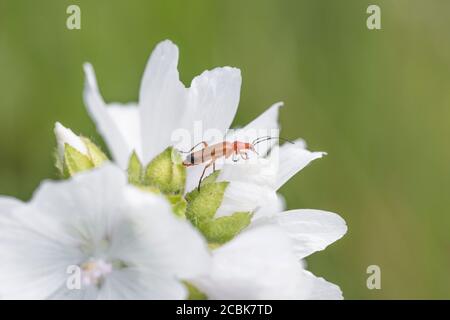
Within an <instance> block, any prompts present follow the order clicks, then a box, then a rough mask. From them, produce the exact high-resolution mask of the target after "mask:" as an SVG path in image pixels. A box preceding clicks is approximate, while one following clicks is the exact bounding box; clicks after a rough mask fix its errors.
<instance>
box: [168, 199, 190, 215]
mask: <svg viewBox="0 0 450 320" xmlns="http://www.w3.org/2000/svg"><path fill="white" fill-rule="evenodd" d="M167 199H168V200H169V202H170V204H171V205H172V210H173V212H174V213H175V215H177V216H178V217H180V218H185V217H186V207H187V202H186V200H184V198H183V196H181V195H168V196H167Z"/></svg>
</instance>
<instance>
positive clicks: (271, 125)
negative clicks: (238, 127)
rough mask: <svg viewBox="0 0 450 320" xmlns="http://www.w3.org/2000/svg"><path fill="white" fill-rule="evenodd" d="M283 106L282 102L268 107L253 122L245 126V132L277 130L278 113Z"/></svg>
mask: <svg viewBox="0 0 450 320" xmlns="http://www.w3.org/2000/svg"><path fill="white" fill-rule="evenodd" d="M282 106H283V102H277V103H275V104H273V105H272V106H270V108H269V109H267V110H266V111H264V112H263V113H262V114H261V115H260V116H258V117H257V118H256V119H255V120H253V121H252V122H250V123H249V124H247V125H246V126H245V127H244V129H245V130H260V129H267V130H268V129H279V123H278V113H279V111H280V108H281V107H282Z"/></svg>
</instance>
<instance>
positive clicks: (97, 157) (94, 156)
mask: <svg viewBox="0 0 450 320" xmlns="http://www.w3.org/2000/svg"><path fill="white" fill-rule="evenodd" d="M81 139H82V140H83V142H84V144H85V146H86V148H87V151H88V157H89V159H90V160H91V162H92V163H93V164H94V167H98V166H99V165H101V164H102V163H103V162H105V161H106V160H108V157H107V156H106V155H105V154H104V153H103V151H102V150H101V149H100V148H99V147H98V146H97V145H96V144H95V143H93V142H92V141H91V140H89V139H88V138H85V137H81Z"/></svg>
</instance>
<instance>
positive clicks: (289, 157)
mask: <svg viewBox="0 0 450 320" xmlns="http://www.w3.org/2000/svg"><path fill="white" fill-rule="evenodd" d="M304 147H305V144H304V141H303V140H297V141H295V144H290V143H284V144H283V145H282V146H281V147H280V148H279V153H278V156H279V171H278V178H277V182H276V189H277V190H278V189H279V188H280V187H281V186H282V185H283V184H285V183H286V182H287V181H288V180H289V179H290V178H292V177H293V176H294V175H295V174H296V173H297V172H299V171H300V170H302V169H303V168H304V167H306V166H307V165H308V164H309V163H310V162H311V161H313V160H315V159H318V158H322V156H324V155H325V154H326V153H324V152H311V151H308V150H306V149H305V148H304Z"/></svg>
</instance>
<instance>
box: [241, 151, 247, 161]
mask: <svg viewBox="0 0 450 320" xmlns="http://www.w3.org/2000/svg"><path fill="white" fill-rule="evenodd" d="M240 155H241V159H242V160H248V154H247V152H241V153H240Z"/></svg>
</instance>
